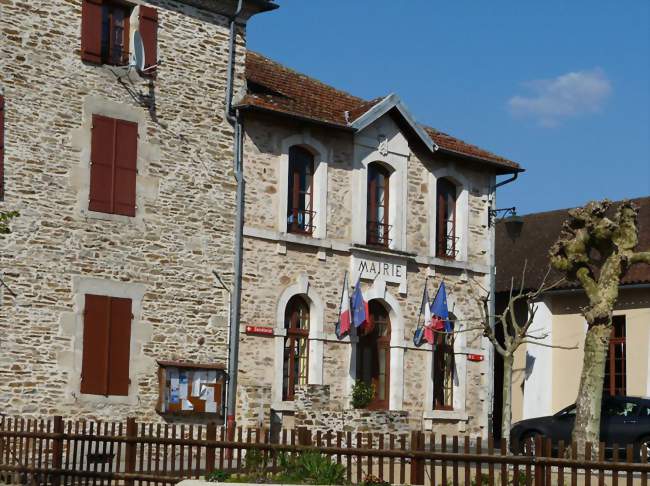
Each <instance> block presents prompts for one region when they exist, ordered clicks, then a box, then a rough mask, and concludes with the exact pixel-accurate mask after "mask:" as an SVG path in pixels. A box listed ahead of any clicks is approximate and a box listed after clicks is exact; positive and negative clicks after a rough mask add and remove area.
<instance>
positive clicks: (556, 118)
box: [508, 68, 612, 127]
mask: <svg viewBox="0 0 650 486" xmlns="http://www.w3.org/2000/svg"><path fill="white" fill-rule="evenodd" d="M524 86H525V87H526V88H528V90H529V91H530V95H528V96H520V95H517V96H513V97H512V98H510V99H509V100H508V108H509V110H510V113H511V114H512V115H513V116H516V117H531V118H534V119H536V120H537V121H538V122H539V123H540V125H542V126H547V127H548V126H555V125H557V124H558V123H559V122H560V121H561V120H562V119H564V118H569V117H572V116H577V115H582V114H585V113H595V112H597V111H599V110H600V108H601V107H602V105H603V103H604V102H605V100H606V99H607V97H608V96H609V95H610V93H611V92H612V85H611V83H610V81H609V79H607V76H606V75H605V73H604V72H603V70H602V69H600V68H596V69H592V70H589V71H577V72H570V73H566V74H562V75H561V76H558V77H557V78H553V79H538V80H534V81H529V82H527V83H525V84H524Z"/></svg>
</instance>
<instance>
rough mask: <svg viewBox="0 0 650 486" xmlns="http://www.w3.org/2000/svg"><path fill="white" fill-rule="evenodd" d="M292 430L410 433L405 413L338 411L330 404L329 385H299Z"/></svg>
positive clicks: (361, 410) (362, 410)
mask: <svg viewBox="0 0 650 486" xmlns="http://www.w3.org/2000/svg"><path fill="white" fill-rule="evenodd" d="M294 402H295V414H294V427H295V428H301V427H306V428H308V429H309V430H310V431H311V432H312V434H316V433H317V432H321V433H323V434H326V433H327V432H332V433H334V434H335V433H337V432H343V433H346V432H351V433H353V434H356V433H367V432H372V433H374V434H376V433H378V432H381V433H383V434H396V435H400V434H407V433H408V432H410V431H411V427H410V424H409V414H408V412H398V411H389V410H385V411H384V410H382V411H378V410H364V409H353V408H349V409H340V408H339V407H338V406H337V404H336V403H331V401H330V387H329V385H301V386H298V387H297V389H296V395H295V400H294Z"/></svg>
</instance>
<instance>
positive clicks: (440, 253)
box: [436, 233, 460, 259]
mask: <svg viewBox="0 0 650 486" xmlns="http://www.w3.org/2000/svg"><path fill="white" fill-rule="evenodd" d="M458 240H460V237H458V236H454V233H451V234H448V235H445V236H443V237H438V239H437V241H436V256H437V257H439V258H449V259H453V258H456V257H457V256H458V252H459V250H458Z"/></svg>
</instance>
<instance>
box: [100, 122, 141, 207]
mask: <svg viewBox="0 0 650 486" xmlns="http://www.w3.org/2000/svg"><path fill="white" fill-rule="evenodd" d="M137 160H138V124H137V123H133V122H129V121H125V120H118V119H115V118H109V117H106V116H102V115H93V126H92V137H91V147H90V164H91V165H90V194H89V202H88V209H89V210H90V211H97V212H101V213H109V214H120V215H123V216H135V199H136V175H137Z"/></svg>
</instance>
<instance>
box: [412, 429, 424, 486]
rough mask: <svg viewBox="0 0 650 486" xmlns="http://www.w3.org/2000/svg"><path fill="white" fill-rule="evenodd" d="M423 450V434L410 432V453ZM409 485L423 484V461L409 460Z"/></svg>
mask: <svg viewBox="0 0 650 486" xmlns="http://www.w3.org/2000/svg"><path fill="white" fill-rule="evenodd" d="M423 450H424V434H423V433H422V432H421V431H419V430H414V431H412V432H411V451H414V452H415V451H423ZM411 484H424V459H420V458H412V459H411Z"/></svg>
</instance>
